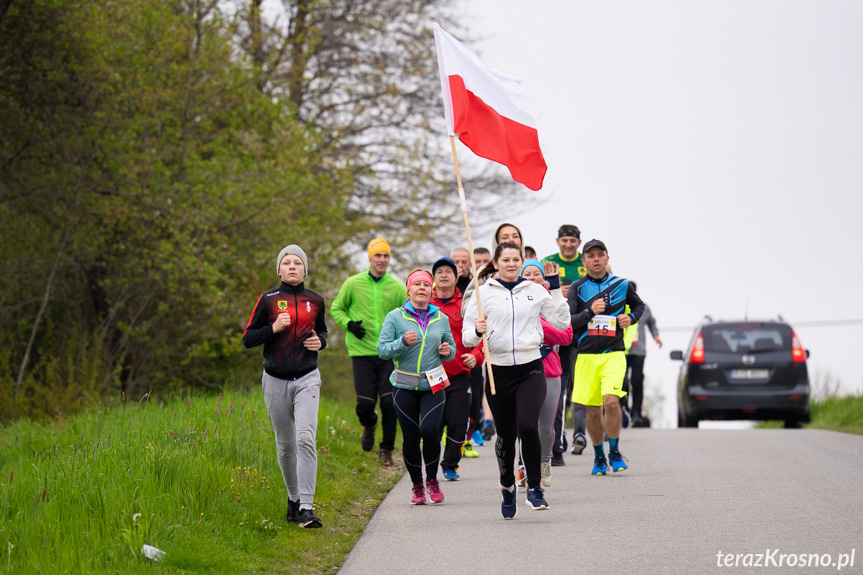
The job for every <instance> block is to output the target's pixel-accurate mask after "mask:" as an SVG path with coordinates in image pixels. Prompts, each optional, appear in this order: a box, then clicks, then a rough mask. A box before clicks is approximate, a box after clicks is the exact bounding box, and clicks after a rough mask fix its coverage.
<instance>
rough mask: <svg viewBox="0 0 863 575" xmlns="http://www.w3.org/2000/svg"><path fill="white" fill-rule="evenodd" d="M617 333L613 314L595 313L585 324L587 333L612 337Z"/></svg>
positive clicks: (615, 319)
mask: <svg viewBox="0 0 863 575" xmlns="http://www.w3.org/2000/svg"><path fill="white" fill-rule="evenodd" d="M616 334H617V318H616V317H614V316H613V315H595V316H593V318H592V319H591V320H590V323H588V324H587V335H601V336H606V337H614V336H615V335H616Z"/></svg>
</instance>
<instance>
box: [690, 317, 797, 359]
mask: <svg viewBox="0 0 863 575" xmlns="http://www.w3.org/2000/svg"><path fill="white" fill-rule="evenodd" d="M703 337H704V350H705V351H716V352H726V353H758V352H766V351H791V337H792V336H791V328H790V327H789V326H787V325H781V324H775V325H774V324H752V323H739V324H721V325H711V326H705V327H704V329H703Z"/></svg>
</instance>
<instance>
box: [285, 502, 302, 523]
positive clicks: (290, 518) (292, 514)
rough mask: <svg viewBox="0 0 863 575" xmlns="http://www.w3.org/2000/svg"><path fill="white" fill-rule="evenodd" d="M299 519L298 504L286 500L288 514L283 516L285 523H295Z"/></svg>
mask: <svg viewBox="0 0 863 575" xmlns="http://www.w3.org/2000/svg"><path fill="white" fill-rule="evenodd" d="M299 518H300V502H299V501H291V500H290V499H288V513H287V515H285V521H287V522H288V523H296V522H297V521H298V520H299Z"/></svg>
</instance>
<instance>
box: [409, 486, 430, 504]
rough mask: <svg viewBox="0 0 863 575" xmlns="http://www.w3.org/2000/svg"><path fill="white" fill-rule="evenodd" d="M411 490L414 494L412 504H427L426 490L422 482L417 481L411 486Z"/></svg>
mask: <svg viewBox="0 0 863 575" xmlns="http://www.w3.org/2000/svg"><path fill="white" fill-rule="evenodd" d="M411 492H412V493H413V496H412V497H411V505H425V504H426V490H425V489H423V484H422V483H416V484H414V486H413V487H411Z"/></svg>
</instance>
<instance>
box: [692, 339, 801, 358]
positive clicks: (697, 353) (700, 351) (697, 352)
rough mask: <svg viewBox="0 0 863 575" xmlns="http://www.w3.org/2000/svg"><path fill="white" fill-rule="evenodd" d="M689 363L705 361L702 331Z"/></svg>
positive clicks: (694, 344) (694, 345)
mask: <svg viewBox="0 0 863 575" xmlns="http://www.w3.org/2000/svg"><path fill="white" fill-rule="evenodd" d="M794 361H797V360H796V359H795V360H794ZM689 363H704V338H703V337H701V332H698V335H697V336H695V343H693V344H692V351H691V352H690V354H689Z"/></svg>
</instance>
